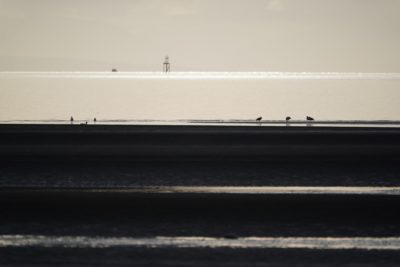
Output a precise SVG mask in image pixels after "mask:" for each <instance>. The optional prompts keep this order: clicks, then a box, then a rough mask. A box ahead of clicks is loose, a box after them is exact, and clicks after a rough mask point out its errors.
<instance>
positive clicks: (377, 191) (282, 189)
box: [77, 186, 400, 195]
mask: <svg viewBox="0 0 400 267" xmlns="http://www.w3.org/2000/svg"><path fill="white" fill-rule="evenodd" d="M77 190H78V191H79V190H82V191H90V192H126V193H162V194H176V193H178V194H179V193H181V194H185V193H189V194H205V193H207V194H312V195H322V194H338V195H349V194H356V195H400V187H368V186H366V187H354V186H145V187H137V188H115V189H77Z"/></svg>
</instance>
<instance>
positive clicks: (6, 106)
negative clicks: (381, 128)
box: [0, 0, 400, 121]
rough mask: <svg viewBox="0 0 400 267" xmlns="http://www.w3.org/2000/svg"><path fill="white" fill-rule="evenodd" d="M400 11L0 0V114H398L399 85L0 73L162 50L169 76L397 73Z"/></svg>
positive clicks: (139, 64)
mask: <svg viewBox="0 0 400 267" xmlns="http://www.w3.org/2000/svg"><path fill="white" fill-rule="evenodd" d="M399 11H400V0H0V121H4V120H43V119H57V120H69V118H70V116H71V115H73V116H74V117H75V119H77V120H79V119H81V120H92V119H93V117H95V116H96V117H97V118H98V121H101V120H102V119H162V120H169V119H211V120H213V119H254V118H257V117H258V116H263V118H265V119H282V118H285V117H286V116H291V117H292V118H294V119H304V118H305V116H313V117H315V118H316V119H317V120H318V119H320V120H379V119H387V120H399V119H400V90H399V87H400V86H399V85H400V80H390V79H389V80H379V81H378V80H352V81H347V80H342V81H333V80H329V79H328V80H326V79H325V80H320V81H319V80H313V81H308V80H280V81H271V80H264V81H255V80H252V79H248V80H246V79H244V80H241V81H233V80H229V79H225V80H223V81H222V80H219V81H213V80H207V79H197V80H196V79H193V80H190V81H189V80H157V79H154V80H135V79H131V80H130V79H103V78H101V77H100V78H87V79H85V78H74V77H70V78H67V77H64V76H63V75H59V77H58V78H55V77H53V76H51V75H50V76H46V75H44V76H43V77H41V78H37V77H36V78H35V77H30V76H29V75H28V76H26V77H23V76H24V75H20V76H18V75H17V76H13V75H8V74H7V72H22V71H26V72H31V71H36V72H37V71H39V72H49V71H52V72H54V71H56V72H59V71H61V72H62V71H64V72H67V71H74V72H79V71H83V72H87V71H94V72H98V71H107V72H109V73H107V75H114V74H112V73H111V72H110V71H111V69H113V68H116V69H118V71H127V72H129V71H136V72H137V71H146V72H149V71H161V70H162V63H163V61H164V57H165V56H166V55H168V56H169V57H170V62H171V71H172V72H178V71H180V72H187V71H199V72H200V71H201V72H210V71H220V72H222V71H224V72H238V71H243V72H253V71H260V72H346V73H348V72H352V73H360V72H361V73H400V53H399V51H398V49H399V47H400V16H399ZM116 75H117V74H116ZM67 76H68V75H67Z"/></svg>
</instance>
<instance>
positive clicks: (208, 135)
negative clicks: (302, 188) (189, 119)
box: [0, 125, 400, 160]
mask: <svg viewBox="0 0 400 267" xmlns="http://www.w3.org/2000/svg"><path fill="white" fill-rule="evenodd" d="M399 136H400V129H396V128H350V127H349V128H347V127H346V128H334V127H254V126H251V127H246V126H240V127H238V126H230V127H226V126H156V125H155V126H140V125H0V157H3V158H7V159H8V158H11V157H20V158H24V157H49V158H57V157H59V158H60V157H61V158H85V159H88V158H114V159H115V158H124V159H126V158H131V159H141V160H143V159H152V160H153V159H174V158H176V159H204V158H206V159H209V158H216V159H218V158H220V159H227V158H231V159H235V158H236V159H257V158H258V159H265V158H268V159H279V158H284V159H287V158H297V159H300V158H303V159H304V158H313V157H324V158H330V159H335V158H338V159H340V158H344V157H347V158H352V157H353V158H354V157H364V158H370V159H375V160H377V159H383V158H386V159H393V158H398V157H399V156H400V138H399Z"/></svg>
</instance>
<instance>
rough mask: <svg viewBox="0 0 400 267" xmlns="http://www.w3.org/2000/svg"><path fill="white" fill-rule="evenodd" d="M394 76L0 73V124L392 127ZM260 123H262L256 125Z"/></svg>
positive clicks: (397, 95) (398, 109)
mask: <svg viewBox="0 0 400 267" xmlns="http://www.w3.org/2000/svg"><path fill="white" fill-rule="evenodd" d="M399 85H400V74H399V73H340V72H290V73H289V72H170V73H162V72H111V70H110V71H104V72H0V121H1V122H25V123H37V122H50V123H68V122H69V119H70V117H71V116H72V117H73V118H74V119H75V121H77V122H86V121H88V123H90V122H92V121H93V119H94V118H96V119H97V121H98V122H100V121H101V122H102V123H117V124H119V123H122V124H131V123H138V122H139V123H150V124H151V123H155V122H157V123H166V124H175V123H182V122H185V123H201V122H206V123H227V124H229V125H230V124H232V123H238V124H241V123H252V122H253V121H254V120H255V119H256V118H258V117H262V118H263V121H265V122H266V123H267V122H268V123H272V124H274V123H275V122H279V121H282V120H285V118H286V117H287V116H290V117H291V118H292V120H293V121H296V122H298V123H300V124H301V123H302V122H303V121H304V120H305V118H306V116H311V117H313V118H314V119H315V120H316V121H322V122H325V123H329V122H335V123H336V122H341V123H342V122H349V121H350V122H355V124H358V123H359V122H361V123H375V122H377V123H378V124H385V123H389V124H393V122H395V121H398V120H399V119H400V105H399V104H400V100H399V99H400V91H399V90H398V88H399ZM264 125H267V124H264Z"/></svg>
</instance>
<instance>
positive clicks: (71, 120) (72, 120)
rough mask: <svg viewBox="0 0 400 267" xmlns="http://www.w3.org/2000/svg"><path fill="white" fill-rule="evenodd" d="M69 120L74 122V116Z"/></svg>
mask: <svg viewBox="0 0 400 267" xmlns="http://www.w3.org/2000/svg"><path fill="white" fill-rule="evenodd" d="M69 121H70V122H71V124H73V123H74V117H72V116H71V118H70V119H69Z"/></svg>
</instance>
